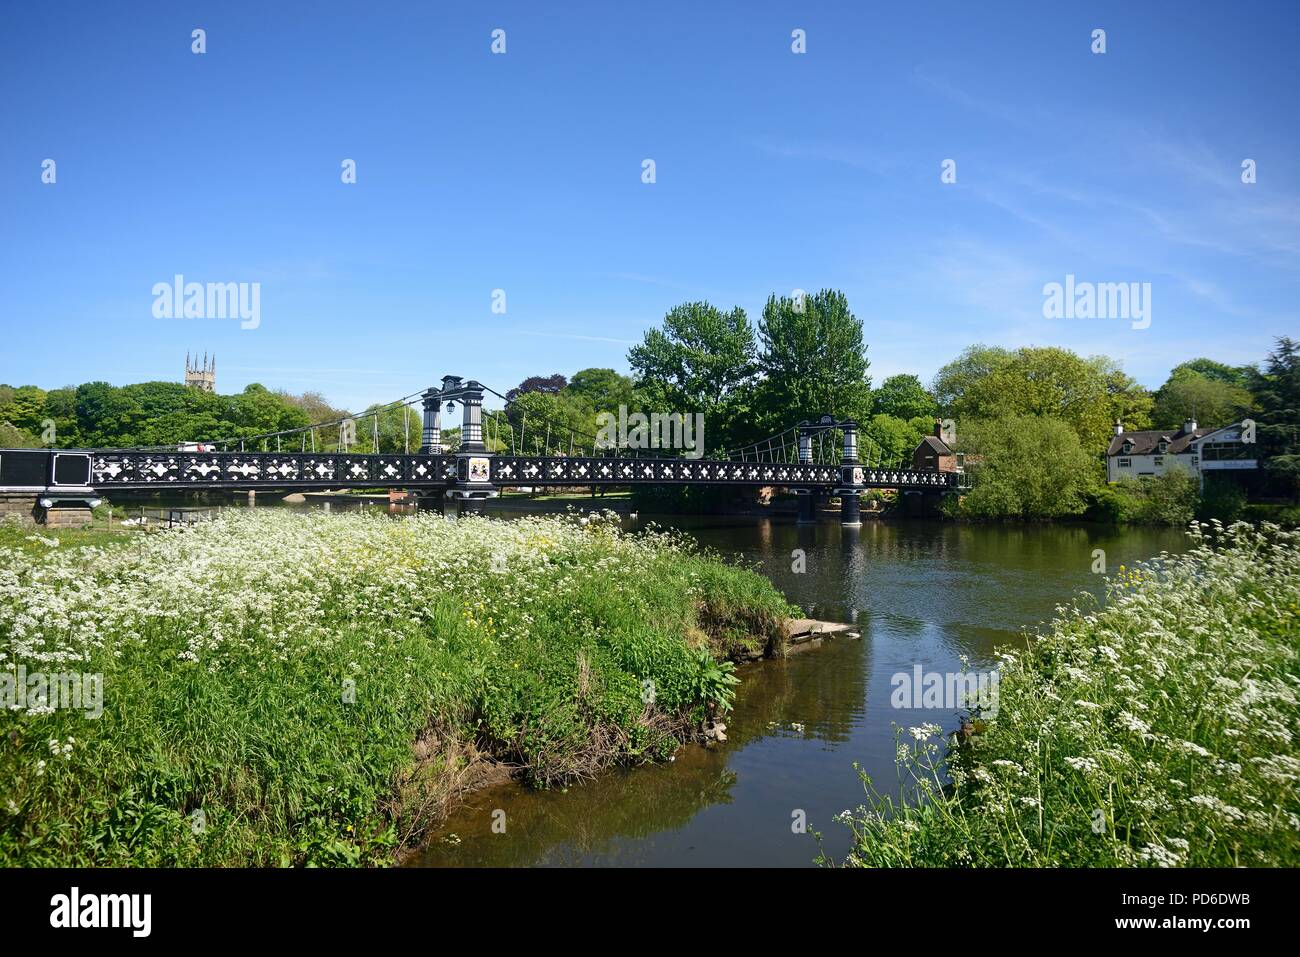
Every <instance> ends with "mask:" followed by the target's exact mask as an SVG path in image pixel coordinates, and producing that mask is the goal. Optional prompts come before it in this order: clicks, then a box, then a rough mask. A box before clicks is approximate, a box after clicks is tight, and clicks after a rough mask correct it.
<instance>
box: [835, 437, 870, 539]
mask: <svg viewBox="0 0 1300 957" xmlns="http://www.w3.org/2000/svg"><path fill="white" fill-rule="evenodd" d="M840 428H841V429H842V430H843V432H844V458H843V460H842V461H841V463H840V487H839V488H837V489H835V490H834V492H833V493H832V494H834V495H838V496H839V497H840V524H841V525H847V526H850V527H856V526H859V525H861V524H862V502H861V499H860V496H861V495H862V478H863V476H862V468H861V467H860V466H859V465H858V423H856V422H854V421H852V420H851V419H850V420H849V421H847V422H842V423H840Z"/></svg>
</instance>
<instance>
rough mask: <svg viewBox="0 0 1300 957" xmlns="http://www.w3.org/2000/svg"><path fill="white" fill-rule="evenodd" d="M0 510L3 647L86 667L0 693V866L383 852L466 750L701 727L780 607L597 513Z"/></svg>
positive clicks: (572, 751) (722, 568) (576, 759)
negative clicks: (64, 692)
mask: <svg viewBox="0 0 1300 957" xmlns="http://www.w3.org/2000/svg"><path fill="white" fill-rule="evenodd" d="M5 535H6V538H5V539H4V540H3V542H0V635H3V646H0V647H2V651H3V654H4V665H5V666H6V669H7V670H8V669H13V670H10V671H9V673H10V674H11V675H16V674H18V672H17V667H18V665H19V664H21V665H22V666H23V668H24V672H23V673H25V674H26V675H28V676H31V675H33V674H35V673H37V672H41V671H43V672H46V673H59V674H64V675H69V674H76V675H80V676H82V677H86V676H92V677H93V676H98V678H97V679H96V680H95V681H88V682H83V684H82V685H80V687H81V688H82V690H83V691H84V692H85V693H86V697H85V698H83V699H82V700H80V701H79V702H78V707H77V708H75V709H74V708H70V707H60V708H56V709H49V708H39V707H37V708H35V709H30V708H28V709H27V710H9V709H6V711H5V712H4V714H3V716H0V722H2V724H3V727H2V728H0V730H2V731H3V733H4V734H6V735H7V736H8V740H9V743H10V746H9V747H7V748H6V749H5V750H4V751H3V757H0V861H2V862H3V863H4V864H6V865H54V864H60V865H98V866H102V865H149V866H177V865H217V866H225V865H279V864H333V865H339V864H368V863H383V862H388V861H391V860H393V858H394V856H395V855H396V854H398V853H399V852H400V851H401V849H402V848H404V847H409V846H411V845H412V844H415V843H418V841H419V838H420V835H421V834H422V833H424V831H425V830H426V829H427V828H428V827H429V826H430V824H431V823H432V822H434V821H436V820H438V818H439V816H440V815H441V814H442V813H443V811H444V810H445V809H446V808H447V807H448V806H450V804H451V803H453V802H454V800H455V799H456V796H457V794H458V792H459V791H461V790H462V789H464V788H467V787H472V786H474V785H476V784H478V783H482V782H483V781H484V780H488V779H491V778H492V777H493V776H494V772H493V771H492V769H491V767H490V766H491V765H492V764H496V765H499V766H500V767H498V768H497V769H496V773H499V772H500V771H501V770H502V769H503V768H504V769H506V770H508V772H509V773H511V774H514V775H517V776H519V777H522V778H524V779H525V780H527V781H529V782H531V783H533V784H536V785H540V786H546V785H556V784H562V783H565V782H569V781H573V780H577V779H582V778H586V777H590V776H592V775H594V774H596V773H597V772H598V771H600V770H602V769H604V768H607V767H611V766H614V765H627V764H636V763H641V762H646V761H654V760H657V759H661V758H665V757H667V756H669V755H671V754H672V753H673V751H675V750H676V748H677V747H678V746H679V745H680V744H681V743H682V742H683V741H686V740H690V739H695V738H699V737H701V736H702V735H703V734H704V728H705V727H708V726H709V723H710V722H711V721H712V720H713V719H714V718H716V717H718V716H721V715H722V714H723V713H724V712H725V711H726V709H727V707H728V706H729V704H730V701H731V698H732V695H733V693H734V677H733V676H732V675H731V665H730V662H731V661H732V660H744V659H747V658H750V657H754V656H756V655H762V654H764V653H771V652H773V651H775V650H776V649H778V648H779V647H780V645H781V642H782V640H783V638H784V635H783V632H782V629H781V623H782V622H783V621H784V620H785V619H786V618H787V617H788V616H789V615H791V614H792V611H793V610H792V609H791V608H790V606H789V605H788V604H787V603H786V602H785V600H784V599H783V598H782V597H781V596H780V594H779V593H778V592H777V591H776V589H775V588H774V587H773V586H772V585H771V584H770V583H769V582H767V581H766V580H765V579H763V578H762V577H760V576H759V575H757V574H755V573H753V572H751V571H747V570H744V569H740V568H736V567H732V566H728V565H724V564H722V563H720V562H718V561H715V560H713V559H711V558H709V557H707V556H705V555H702V554H701V553H700V552H699V551H698V549H696V548H694V547H693V546H692V545H690V544H689V543H688V541H687V540H686V539H684V538H683V537H681V536H678V535H676V534H669V533H644V534H639V535H636V536H631V535H626V534H623V533H621V532H620V531H619V530H618V529H617V527H616V525H615V524H614V523H612V522H610V521H607V520H604V519H601V518H590V517H588V518H586V519H578V518H571V519H561V518H541V517H531V518H524V519H520V520H518V521H513V522H508V523H507V522H500V521H492V520H487V519H462V520H459V521H455V522H448V521H446V520H444V519H442V518H441V517H438V516H432V515H415V516H410V517H407V518H403V519H401V520H392V519H389V518H388V517H386V516H382V515H378V514H367V513H350V514H345V515H337V514H336V515H326V514H321V513H313V514H307V515H304V514H301V513H299V514H292V513H290V512H287V511H280V510H274V509H252V510H247V511H235V510H231V511H229V512H227V514H226V515H225V516H223V517H222V518H221V519H220V520H218V521H214V522H210V523H205V524H202V525H198V526H195V527H192V528H186V529H176V530H171V531H167V532H163V533H160V534H155V535H150V536H135V537H133V538H132V539H131V540H129V541H127V542H124V543H122V542H117V543H109V544H106V545H98V544H92V543H91V542H93V539H90V538H87V539H86V541H81V540H80V539H78V540H76V541H74V540H73V538H71V537H69V538H68V544H67V545H64V544H53V542H56V541H61V539H60V538H59V537H58V536H53V535H41V536H39V537H31V535H32V533H31V531H30V530H14V531H12V532H9V531H6V532H5ZM96 683H97V684H98V687H99V688H100V690H101V691H102V699H101V700H99V701H98V702H95V701H93V700H92V699H93V698H94V697H95V695H94V694H93V691H94V686H95V685H96ZM32 703H33V702H31V701H28V702H26V704H27V705H31V704H32ZM55 703H59V702H55ZM63 703H67V702H63ZM100 708H102V713H101V714H99V715H98V716H97V717H95V716H92V713H91V712H92V711H95V710H99V709H100Z"/></svg>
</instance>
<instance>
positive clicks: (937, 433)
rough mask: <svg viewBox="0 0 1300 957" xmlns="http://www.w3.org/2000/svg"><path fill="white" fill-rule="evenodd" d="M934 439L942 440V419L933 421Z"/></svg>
mask: <svg viewBox="0 0 1300 957" xmlns="http://www.w3.org/2000/svg"><path fill="white" fill-rule="evenodd" d="M934 437H935V438H936V439H939V440H940V441H942V440H943V419H935V420H934Z"/></svg>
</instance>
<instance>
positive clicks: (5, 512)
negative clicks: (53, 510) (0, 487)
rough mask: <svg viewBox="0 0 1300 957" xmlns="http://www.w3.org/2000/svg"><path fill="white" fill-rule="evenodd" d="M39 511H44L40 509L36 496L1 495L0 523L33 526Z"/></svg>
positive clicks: (23, 494)
mask: <svg viewBox="0 0 1300 957" xmlns="http://www.w3.org/2000/svg"><path fill="white" fill-rule="evenodd" d="M39 511H43V509H40V508H38V506H37V504H36V496H35V495H33V494H31V493H30V492H24V493H19V494H9V493H0V522H23V523H26V524H32V523H34V522H35V521H36V518H37V513H38V512H39Z"/></svg>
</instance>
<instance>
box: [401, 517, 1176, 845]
mask: <svg viewBox="0 0 1300 957" xmlns="http://www.w3.org/2000/svg"><path fill="white" fill-rule="evenodd" d="M656 521H658V522H659V524H661V525H671V526H673V527H677V528H681V529H682V530H684V531H686V532H687V533H689V534H690V535H693V536H694V537H695V538H696V539H698V540H699V541H700V542H701V543H702V544H703V545H706V546H708V547H710V548H712V549H714V550H715V551H717V552H719V553H721V554H722V555H725V556H728V557H731V558H736V559H742V560H744V561H746V562H749V563H752V564H756V565H757V567H758V568H759V570H760V571H761V572H762V573H763V574H764V575H766V576H768V577H769V578H770V579H771V580H772V581H773V582H774V583H775V584H776V585H777V587H778V588H780V589H781V590H782V591H783V592H784V593H785V595H786V596H787V597H788V598H789V599H790V600H791V601H793V602H795V603H797V604H800V605H802V606H803V607H804V608H805V609H807V610H808V612H809V614H810V616H812V617H817V618H822V619H827V620H832V621H845V622H855V623H856V624H857V626H858V630H859V632H860V634H861V639H860V640H854V639H851V638H840V639H836V640H834V641H829V642H826V643H825V644H823V645H822V646H821V647H820V648H815V649H811V650H808V651H805V652H803V653H801V654H798V655H794V656H791V657H790V658H788V659H785V660H782V661H767V662H758V663H755V664H752V665H746V666H744V667H743V668H741V669H739V674H740V677H741V685H740V687H739V689H738V692H737V696H736V705H735V710H734V711H733V713H732V714H731V715H730V716H729V717H728V719H727V736H728V740H727V741H726V743H724V744H721V745H710V746H708V747H703V746H696V745H692V746H689V747H685V748H682V749H680V750H679V751H678V753H677V755H676V758H675V760H674V761H672V762H669V763H665V764H661V765H653V766H646V767H640V768H634V769H630V770H624V771H615V772H611V773H608V774H606V775H604V776H602V777H601V778H599V779H598V780H596V781H593V782H590V783H585V784H581V785H577V786H574V787H570V788H568V789H565V790H559V789H556V790H550V791H534V790H529V789H526V788H523V787H520V786H518V785H506V786H501V787H495V788H491V789H488V790H484V791H481V792H478V793H476V794H473V795H471V796H470V799H469V800H468V802H467V803H466V804H465V806H463V807H462V808H461V809H460V810H458V811H456V812H455V813H453V815H452V816H451V817H450V818H449V819H448V820H447V821H446V823H445V826H443V827H441V828H439V829H438V830H437V831H436V832H435V833H434V834H433V835H432V836H431V840H430V842H429V844H428V846H427V847H426V848H425V849H424V850H422V851H421V852H420V853H419V854H417V855H416V856H415V857H414V858H413V859H412V861H411V863H413V864H416V865H426V866H521V865H529V866H535V865H597V866H600V865H638V866H753V865H762V866H790V867H806V866H812V863H813V859H814V858H815V857H816V856H817V853H818V844H817V841H816V839H815V838H814V837H813V836H812V833H811V832H813V831H819V832H821V835H822V841H823V845H824V848H825V851H826V853H827V854H828V855H829V856H830V857H832V858H834V859H839V858H840V857H842V856H843V855H844V854H845V852H846V851H847V850H848V847H849V836H848V833H847V831H846V829H845V828H844V827H843V826H842V825H840V824H838V823H836V822H835V821H833V820H832V817H833V815H835V814H838V813H839V812H841V811H843V810H846V809H850V808H855V807H857V806H858V805H859V804H861V803H862V799H863V790H862V784H861V782H860V781H859V779H858V776H857V774H856V773H855V771H854V769H853V763H854V762H855V761H856V762H858V763H859V764H861V765H862V767H863V769H864V770H865V771H866V772H867V773H869V774H870V775H871V776H872V778H873V780H875V781H876V782H877V783H878V785H879V786H880V787H881V789H882V790H886V791H889V790H891V789H892V787H893V785H894V783H895V782H896V780H897V778H896V774H895V770H894V751H895V725H897V726H899V727H902V728H906V727H909V726H915V725H919V724H921V723H923V722H926V721H931V722H934V723H937V724H940V725H942V726H943V727H944V728H945V729H952V728H953V727H955V726H956V716H955V711H954V710H953V709H951V708H937V709H915V710H901V709H896V708H894V707H892V706H891V691H892V685H891V678H892V676H894V675H895V674H898V673H900V672H901V673H906V674H909V675H910V674H912V672H913V669H914V667H915V666H916V665H920V666H921V668H922V669H923V671H924V672H940V673H947V672H955V671H960V670H961V667H962V663H961V658H962V656H966V657H967V658H968V659H969V662H970V668H971V669H972V670H979V669H987V668H989V667H991V666H992V665H993V664H994V663H995V657H994V655H995V649H997V648H999V647H1001V646H1007V645H1014V644H1016V643H1019V642H1022V641H1023V640H1024V638H1023V629H1024V628H1026V627H1029V628H1031V629H1032V628H1033V627H1034V626H1035V625H1037V624H1038V623H1039V622H1042V621H1045V620H1048V619H1050V618H1051V617H1053V614H1054V609H1055V607H1056V606H1057V605H1058V604H1061V603H1063V602H1066V601H1067V600H1068V599H1070V598H1071V597H1072V596H1073V595H1075V594H1077V593H1078V592H1080V591H1081V590H1088V591H1091V592H1094V593H1097V594H1100V592H1101V576H1099V575H1097V574H1094V573H1093V570H1092V569H1093V567H1094V563H1095V560H1096V559H1095V555H1094V550H1096V549H1102V550H1103V551H1104V552H1105V561H1106V563H1107V567H1108V569H1109V570H1110V571H1112V572H1113V571H1114V570H1115V569H1116V568H1117V566H1118V565H1120V564H1129V565H1131V564H1132V563H1133V562H1135V561H1139V560H1142V559H1146V558H1150V557H1152V556H1154V555H1157V554H1159V553H1160V552H1161V551H1162V550H1168V551H1170V552H1175V551H1181V550H1182V549H1183V548H1184V547H1185V539H1184V537H1183V535H1182V533H1181V532H1180V531H1178V530H1173V529H1149V528H1120V529H1105V528H1085V527H1069V526H1026V527H997V526H990V527H985V526H971V525H954V524H946V523H940V522H925V521H908V522H899V523H893V522H868V523H866V524H865V525H864V526H863V527H862V528H861V529H842V528H841V527H840V526H838V525H834V524H820V525H816V526H797V525H795V524H793V523H791V522H780V521H773V520H767V519H725V518H717V519H712V518H709V519H682V518H676V519H668V518H663V517H658V518H656ZM633 524H635V523H633ZM796 549H801V550H802V551H803V553H804V558H805V563H806V567H805V569H804V570H803V571H802V572H796V571H795V570H794V567H795V566H796V564H797V562H796V558H797V556H796V555H795V554H794V553H795V550H796ZM502 811H503V812H504V816H502V815H501V814H500V813H497V812H502ZM800 819H806V821H807V829H806V831H804V832H803V833H799V832H798V828H797V826H796V825H797V823H798V821H799V820H800ZM494 823H495V825H496V826H495V827H494Z"/></svg>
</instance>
